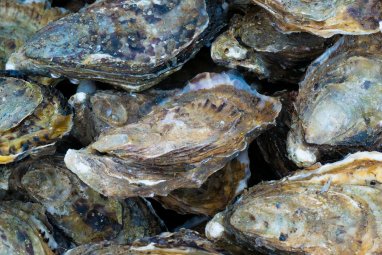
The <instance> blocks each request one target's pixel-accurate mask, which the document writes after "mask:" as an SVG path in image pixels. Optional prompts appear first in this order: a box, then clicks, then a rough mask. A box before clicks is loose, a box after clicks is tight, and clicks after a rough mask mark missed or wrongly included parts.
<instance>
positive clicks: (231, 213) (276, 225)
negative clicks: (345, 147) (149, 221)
mask: <svg viewBox="0 0 382 255" xmlns="http://www.w3.org/2000/svg"><path fill="white" fill-rule="evenodd" d="M381 183H382V154H381V153H379V152H358V153H356V154H352V155H350V156H348V157H347V158H345V159H344V160H342V161H339V162H336V163H333V164H327V165H324V166H322V167H320V168H318V169H316V170H306V171H299V172H296V173H295V174H294V175H292V176H290V177H287V178H285V179H283V180H280V181H271V182H266V183H261V184H258V185H256V186H254V187H253V188H251V189H250V190H249V191H248V193H247V194H245V195H243V196H242V197H241V199H239V200H238V202H237V203H235V204H232V205H231V206H229V207H228V208H227V210H226V211H224V212H223V213H219V214H217V215H216V216H215V217H214V219H213V220H212V221H210V222H209V223H208V225H207V227H206V235H207V237H208V238H209V239H211V240H214V241H218V240H220V241H223V242H224V240H229V241H231V242H234V243H236V244H238V245H240V246H241V247H243V248H244V247H246V248H248V249H255V250H263V251H268V252H272V253H278V254H312V255H314V254H360V255H362V254H380V253H381V252H382V242H381V239H382V226H381V224H379V221H380V219H381V217H382V215H381V212H382V208H381V205H382V196H381V195H382V186H381ZM226 238H227V239H226Z"/></svg>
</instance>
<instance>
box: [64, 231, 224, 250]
mask: <svg viewBox="0 0 382 255" xmlns="http://www.w3.org/2000/svg"><path fill="white" fill-rule="evenodd" d="M80 254H81V255H90V254H92V255H98V254H99V255H101V254H115V255H118V254H121V255H122V254H125V255H144V254H147V255H148V254H157V255H170V254H173V255H183V254H184V255H187V254H189V255H218V254H226V253H223V252H222V251H220V250H219V249H217V248H216V247H214V245H213V244H212V243H210V242H209V241H208V240H205V239H203V238H202V237H201V236H200V235H199V234H198V233H197V232H195V231H191V230H186V229H182V230H180V231H179V232H176V233H168V232H164V233H162V234H160V235H158V236H154V237H147V238H143V239H140V240H136V241H135V242H133V243H132V244H131V245H115V244H111V243H105V242H104V243H99V244H90V245H83V246H80V247H77V248H74V249H72V250H69V251H68V252H66V253H65V255H80Z"/></svg>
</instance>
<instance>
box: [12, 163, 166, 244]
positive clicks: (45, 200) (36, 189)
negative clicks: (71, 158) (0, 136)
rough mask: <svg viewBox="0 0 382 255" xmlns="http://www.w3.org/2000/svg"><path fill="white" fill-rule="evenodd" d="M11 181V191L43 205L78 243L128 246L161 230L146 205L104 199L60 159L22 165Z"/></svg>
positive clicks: (14, 171) (128, 200)
mask: <svg viewBox="0 0 382 255" xmlns="http://www.w3.org/2000/svg"><path fill="white" fill-rule="evenodd" d="M10 180H11V181H10V186H11V189H13V190H18V191H22V192H24V193H25V194H26V195H27V197H30V198H31V199H32V200H34V201H35V202H38V203H41V204H42V205H43V206H44V208H45V209H46V211H47V213H48V215H49V218H50V219H51V221H52V223H53V224H54V225H55V226H57V227H58V228H59V229H61V231H62V232H63V233H64V234H65V235H66V236H68V237H70V239H71V240H73V242H75V243H76V244H84V243H90V242H98V241H102V240H115V241H116V242H121V243H126V241H133V240H134V239H136V238H140V237H144V236H151V235H155V234H158V233H159V232H160V231H161V230H162V229H161V227H160V223H159V221H158V219H157V218H156V216H155V215H154V213H153V212H151V207H150V206H149V205H148V204H146V202H144V201H143V200H141V199H140V198H131V199H127V200H126V201H121V202H120V201H118V200H115V199H111V198H105V197H103V196H102V195H100V194H99V193H97V192H95V191H94V190H92V189H91V188H89V187H88V186H86V185H85V184H84V183H83V182H81V181H80V180H79V179H78V178H77V176H76V175H74V174H73V173H72V172H70V171H69V170H68V169H67V168H66V167H65V164H64V161H63V157H60V156H50V157H44V158H41V160H38V161H36V160H27V161H23V162H20V163H18V164H17V165H15V166H14V167H13V169H12V176H11V179H10ZM147 203H148V202H147Z"/></svg>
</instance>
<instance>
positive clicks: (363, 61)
mask: <svg viewBox="0 0 382 255" xmlns="http://www.w3.org/2000/svg"><path fill="white" fill-rule="evenodd" d="M381 44H382V35H381V34H376V35H369V36H357V37H352V36H349V37H344V38H342V39H340V40H339V41H338V42H337V43H336V44H335V45H334V46H333V47H332V48H330V49H328V50H327V51H326V52H325V53H324V54H323V55H322V56H321V57H319V58H318V59H317V60H316V61H315V62H313V63H312V65H311V66H310V67H309V69H308V71H307V73H306V76H305V78H304V80H303V81H302V82H301V84H300V90H299V95H298V97H297V100H296V104H295V107H296V112H295V114H294V117H293V120H292V127H291V131H290V132H289V134H288V141H287V149H288V154H289V157H290V158H291V159H292V160H293V161H294V162H295V163H296V164H297V165H299V166H309V165H312V164H314V163H315V162H317V161H322V160H325V158H326V159H333V158H336V157H338V155H343V154H347V153H349V152H355V151H359V150H377V149H379V148H380V146H381V142H380V141H381V131H382V125H381V123H382V122H381V121H382V109H381V107H380V105H379V103H378V102H381V101H382V47H381Z"/></svg>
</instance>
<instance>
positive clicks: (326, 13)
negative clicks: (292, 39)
mask: <svg viewBox="0 0 382 255" xmlns="http://www.w3.org/2000/svg"><path fill="white" fill-rule="evenodd" d="M253 2H255V3H256V4H258V5H260V6H261V7H263V8H265V9H266V10H267V11H268V12H269V13H271V14H272V15H274V17H275V18H276V21H277V25H278V26H279V27H280V28H281V29H283V30H284V31H288V32H295V31H304V32H310V33H312V34H316V35H318V36H322V37H331V36H333V35H335V34H346V35H365V34H373V33H378V32H380V26H379V22H380V21H381V20H382V3H381V1H380V0H365V1H362V0H339V1H330V0H329V1H316V0H293V1H292V0H253Z"/></svg>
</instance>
